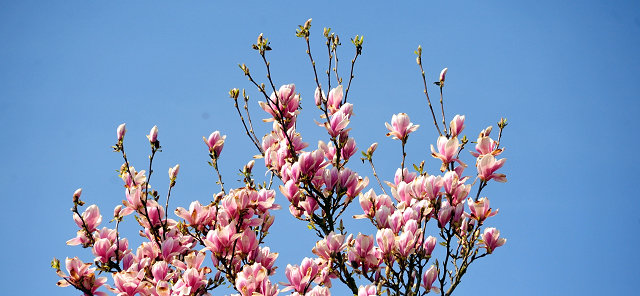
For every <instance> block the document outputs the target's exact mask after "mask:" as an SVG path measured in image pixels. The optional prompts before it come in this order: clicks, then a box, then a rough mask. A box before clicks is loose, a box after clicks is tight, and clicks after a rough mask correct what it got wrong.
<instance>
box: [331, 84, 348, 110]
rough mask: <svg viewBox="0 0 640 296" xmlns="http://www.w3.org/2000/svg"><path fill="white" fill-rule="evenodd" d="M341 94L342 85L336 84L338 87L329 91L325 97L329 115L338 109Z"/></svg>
mask: <svg viewBox="0 0 640 296" xmlns="http://www.w3.org/2000/svg"><path fill="white" fill-rule="evenodd" d="M343 95H344V94H343V91H342V85H338V87H336V88H334V89H332V90H331V91H329V97H327V109H328V110H327V111H328V113H329V115H333V114H334V113H336V111H338V109H340V107H341V105H342V97H343Z"/></svg>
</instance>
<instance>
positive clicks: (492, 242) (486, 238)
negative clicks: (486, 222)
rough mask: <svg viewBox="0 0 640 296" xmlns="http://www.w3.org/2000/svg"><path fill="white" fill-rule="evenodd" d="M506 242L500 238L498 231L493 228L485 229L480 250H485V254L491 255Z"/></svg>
mask: <svg viewBox="0 0 640 296" xmlns="http://www.w3.org/2000/svg"><path fill="white" fill-rule="evenodd" d="M506 242H507V239H506V238H500V230H497V229H495V228H493V227H489V228H485V230H484V234H483V235H482V242H481V243H480V245H481V246H482V248H485V249H487V253H489V254H491V253H493V250H495V249H496V248H497V247H501V246H502V245H504V244H505V243H506Z"/></svg>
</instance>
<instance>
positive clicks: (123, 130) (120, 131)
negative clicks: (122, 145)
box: [116, 123, 127, 141]
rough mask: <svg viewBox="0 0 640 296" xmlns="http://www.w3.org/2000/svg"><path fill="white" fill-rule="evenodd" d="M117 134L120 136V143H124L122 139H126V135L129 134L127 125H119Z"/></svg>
mask: <svg viewBox="0 0 640 296" xmlns="http://www.w3.org/2000/svg"><path fill="white" fill-rule="evenodd" d="M116 133H117V135H118V141H122V139H124V134H125V133H127V130H126V125H125V124H124V123H123V124H121V125H119V126H118V130H117V131H116Z"/></svg>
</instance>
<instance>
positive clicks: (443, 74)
mask: <svg viewBox="0 0 640 296" xmlns="http://www.w3.org/2000/svg"><path fill="white" fill-rule="evenodd" d="M447 69H449V68H444V69H442V72H440V83H443V82H444V76H445V75H447Z"/></svg>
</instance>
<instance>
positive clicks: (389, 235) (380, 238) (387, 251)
mask: <svg viewBox="0 0 640 296" xmlns="http://www.w3.org/2000/svg"><path fill="white" fill-rule="evenodd" d="M395 237H396V236H395V234H394V233H393V231H392V230H391V229H389V228H383V229H378V233H376V242H377V243H378V247H380V252H382V256H384V257H387V256H390V255H391V253H392V252H393V247H394V244H395Z"/></svg>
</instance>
